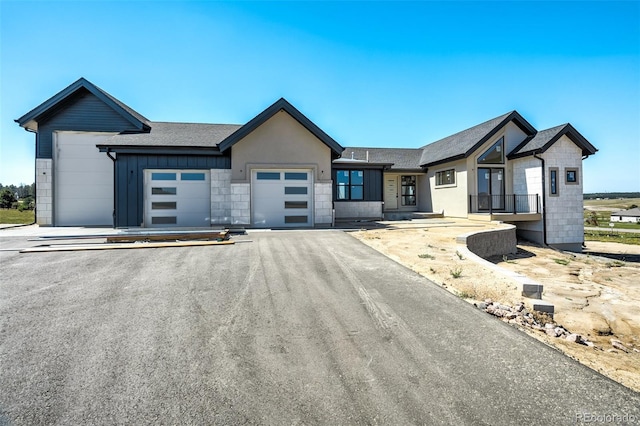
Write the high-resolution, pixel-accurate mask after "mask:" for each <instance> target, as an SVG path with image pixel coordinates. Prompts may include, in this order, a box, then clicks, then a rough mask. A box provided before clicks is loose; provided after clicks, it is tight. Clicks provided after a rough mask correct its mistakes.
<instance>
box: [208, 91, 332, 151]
mask: <svg viewBox="0 0 640 426" xmlns="http://www.w3.org/2000/svg"><path fill="white" fill-rule="evenodd" d="M280 111H285V112H286V113H287V114H289V115H290V116H291V117H293V119H295V120H296V121H297V122H298V123H300V124H301V125H302V126H303V127H304V128H306V129H307V130H308V131H309V132H311V134H313V135H314V136H315V137H317V138H318V139H320V140H321V141H322V143H324V144H325V145H327V146H328V147H329V148H330V149H331V151H333V153H334V155H336V156H337V155H340V153H341V152H342V151H343V150H344V148H343V147H342V146H341V145H340V144H339V143H338V142H336V141H335V140H334V139H333V138H332V137H331V136H329V135H328V134H326V133H325V132H324V130H322V129H321V128H320V127H318V126H317V125H316V124H315V123H314V122H312V121H311V120H309V119H308V118H307V117H306V116H305V115H304V114H303V113H301V112H300V111H298V109H297V108H296V107H294V106H293V105H291V104H290V103H289V101H287V100H286V99H284V98H280V99H278V100H277V101H275V102H274V103H273V104H272V105H271V106H269V107H267V109H265V110H264V111H262V112H261V113H260V114H258V115H256V116H255V117H253V118H252V119H251V120H249V122H248V123H247V124H245V125H243V126H242V128H241V129H240V130H239V131H238V132H237V133H235V134H234V135H233V136H231V137H229V138H227V139H225V140H224V142H222V143H221V144H220V147H219V148H220V151H226V150H227V149H229V148H231V147H232V146H233V145H234V144H235V143H237V142H238V141H239V140H241V139H242V138H244V137H245V136H247V135H248V134H249V133H251V132H253V131H254V130H255V129H256V128H258V127H260V126H261V125H262V124H263V123H264V122H266V121H267V120H269V119H270V118H271V117H273V116H274V115H275V114H277V113H278V112H280Z"/></svg>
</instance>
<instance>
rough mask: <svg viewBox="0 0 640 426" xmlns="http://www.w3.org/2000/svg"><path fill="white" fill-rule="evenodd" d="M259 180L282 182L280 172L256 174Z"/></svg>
mask: <svg viewBox="0 0 640 426" xmlns="http://www.w3.org/2000/svg"><path fill="white" fill-rule="evenodd" d="M256 179H258V180H280V172H258V173H257V174H256Z"/></svg>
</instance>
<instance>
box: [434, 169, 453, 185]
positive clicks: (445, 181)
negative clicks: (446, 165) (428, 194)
mask: <svg viewBox="0 0 640 426" xmlns="http://www.w3.org/2000/svg"><path fill="white" fill-rule="evenodd" d="M455 184H456V169H447V170H442V171H439V172H436V186H443V185H455Z"/></svg>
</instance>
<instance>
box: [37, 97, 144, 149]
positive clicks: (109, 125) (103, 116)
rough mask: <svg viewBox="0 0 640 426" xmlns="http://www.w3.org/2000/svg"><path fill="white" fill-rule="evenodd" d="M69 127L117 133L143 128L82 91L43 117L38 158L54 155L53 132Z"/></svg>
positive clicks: (39, 130)
mask: <svg viewBox="0 0 640 426" xmlns="http://www.w3.org/2000/svg"><path fill="white" fill-rule="evenodd" d="M65 130H66V131H78V132H114V133H120V132H127V131H140V129H138V128H136V127H135V126H134V125H133V124H132V123H131V122H129V121H128V120H126V119H125V118H124V117H123V116H122V115H120V114H118V113H117V112H116V111H114V110H113V109H112V108H111V107H110V106H109V105H107V104H105V103H104V102H103V101H101V100H100V99H98V98H97V97H96V96H95V95H94V94H92V93H91V92H89V91H88V90H79V91H78V92H77V93H74V94H73V95H72V96H70V97H69V99H67V100H65V101H64V102H63V104H62V105H59V106H58V107H57V108H55V109H54V110H52V111H50V112H48V113H47V115H46V116H43V117H41V118H40V119H39V122H38V133H37V136H36V158H53V132H55V131H65ZM97 149H98V148H96V150H97ZM105 155H106V154H105Z"/></svg>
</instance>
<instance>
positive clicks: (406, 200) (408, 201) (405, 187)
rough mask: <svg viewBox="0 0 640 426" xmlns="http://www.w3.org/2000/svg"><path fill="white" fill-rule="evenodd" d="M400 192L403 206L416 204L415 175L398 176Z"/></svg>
mask: <svg viewBox="0 0 640 426" xmlns="http://www.w3.org/2000/svg"><path fill="white" fill-rule="evenodd" d="M400 183H401V185H400V193H401V196H402V199H401V201H402V205H403V206H415V205H416V177H415V176H412V175H409V176H402V177H401V178H400Z"/></svg>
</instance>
